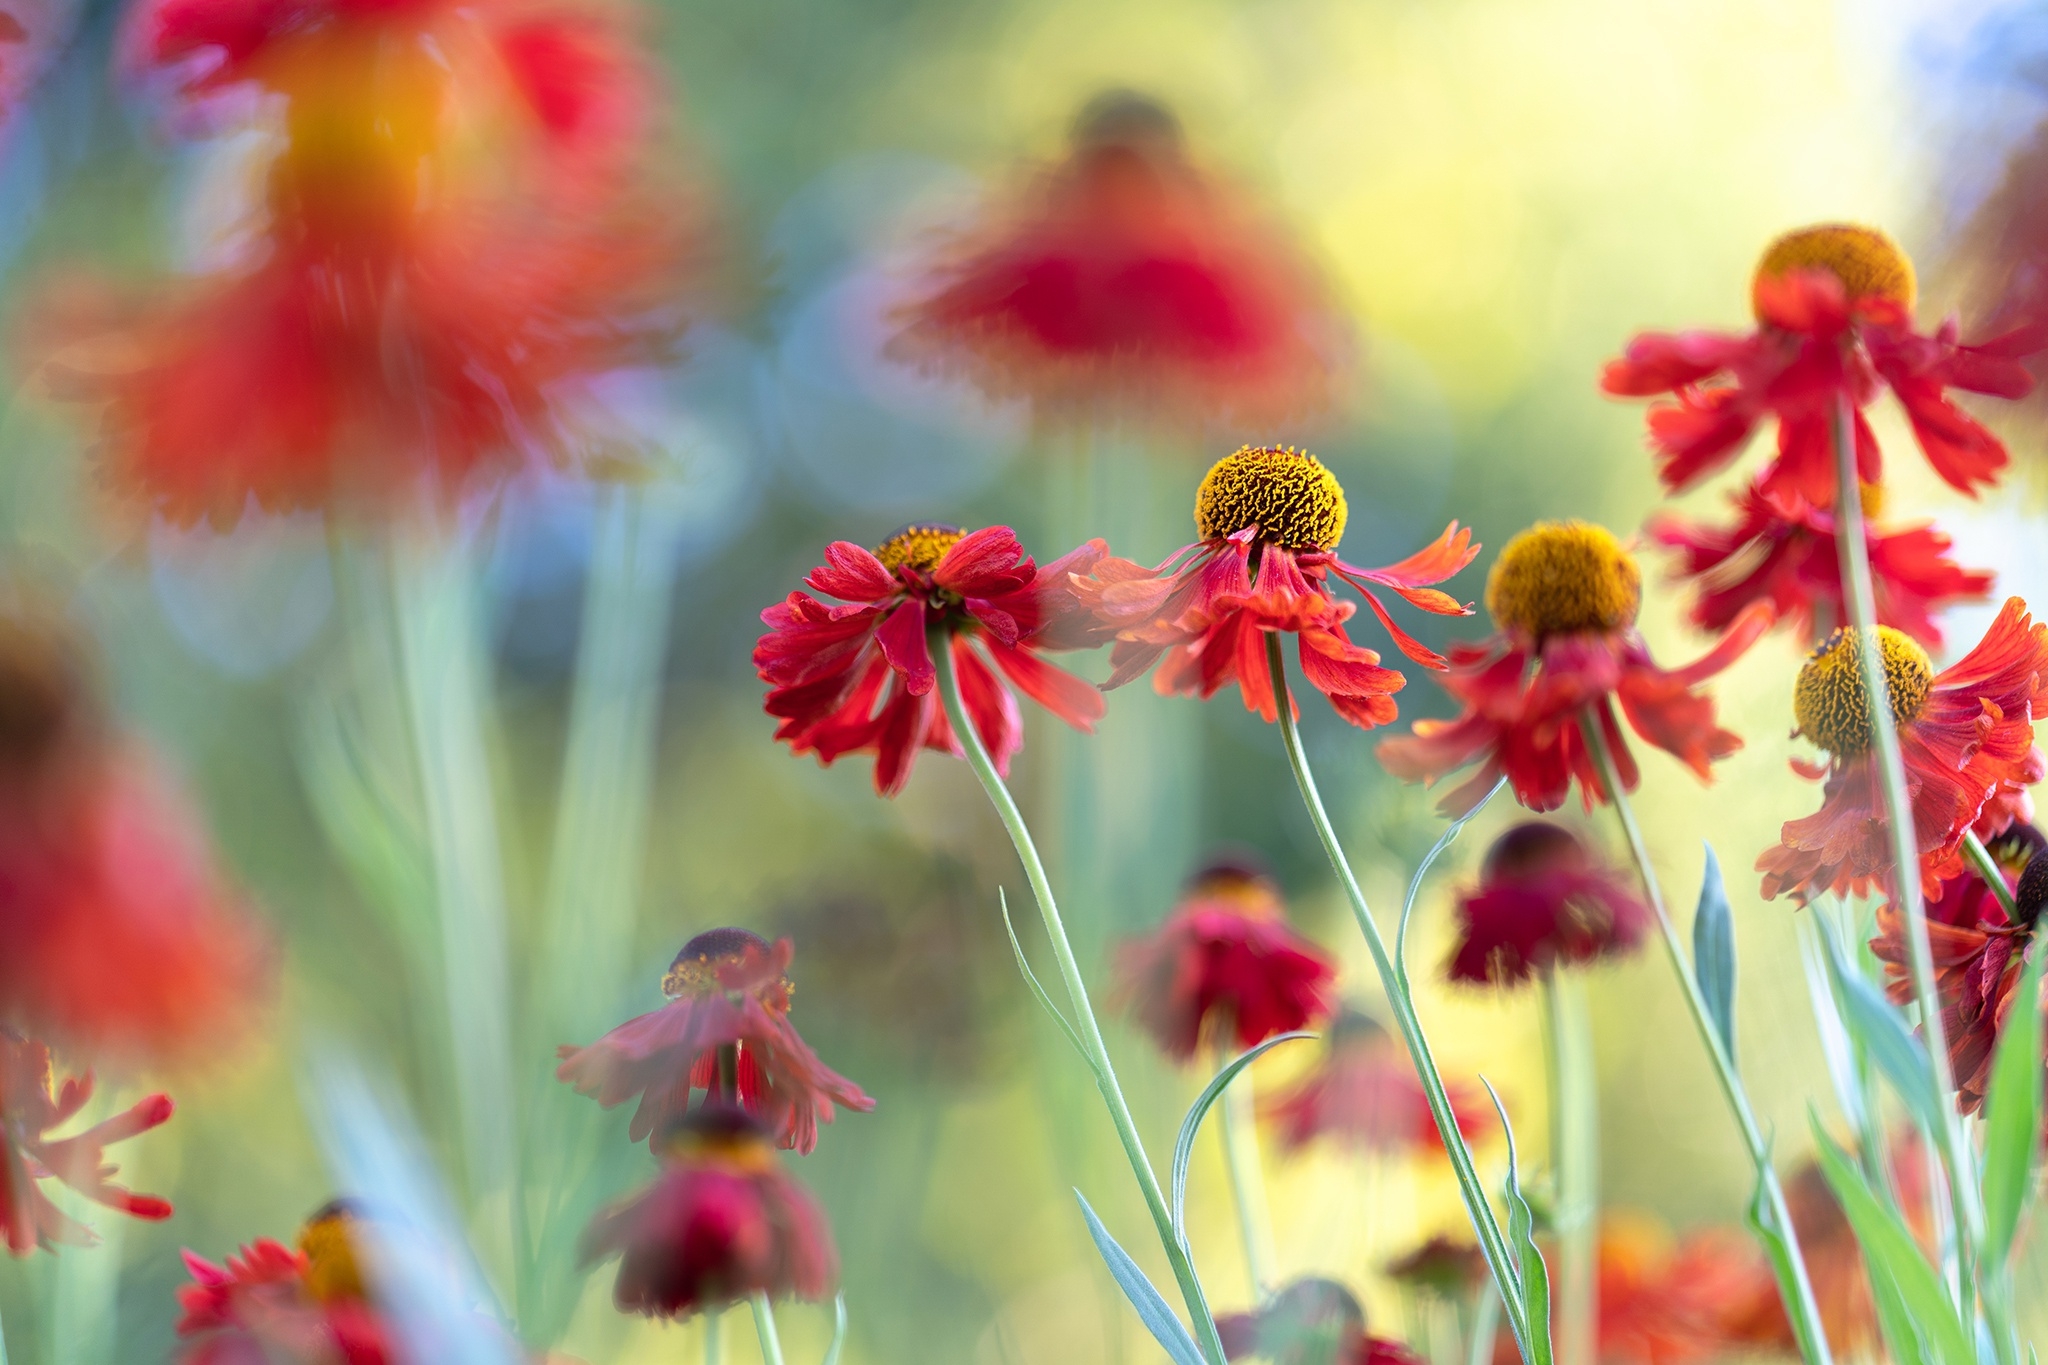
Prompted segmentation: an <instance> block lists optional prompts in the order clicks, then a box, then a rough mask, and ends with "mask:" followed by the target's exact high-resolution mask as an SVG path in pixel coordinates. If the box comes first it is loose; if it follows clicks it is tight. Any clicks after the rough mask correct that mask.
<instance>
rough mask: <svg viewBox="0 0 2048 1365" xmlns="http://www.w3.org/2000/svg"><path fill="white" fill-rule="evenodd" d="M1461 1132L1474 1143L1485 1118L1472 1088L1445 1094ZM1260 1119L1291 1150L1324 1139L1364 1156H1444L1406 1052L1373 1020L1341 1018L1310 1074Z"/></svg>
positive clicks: (1353, 1014) (1266, 1104)
mask: <svg viewBox="0 0 2048 1365" xmlns="http://www.w3.org/2000/svg"><path fill="white" fill-rule="evenodd" d="M1448 1089H1449V1093H1450V1100H1451V1112H1452V1113H1453V1114H1454V1115H1455V1116H1456V1118H1457V1121H1458V1131H1459V1132H1460V1133H1462V1134H1464V1135H1465V1137H1466V1138H1468V1139H1469V1138H1473V1137H1476V1136H1477V1135H1478V1134H1479V1132H1480V1131H1481V1130H1482V1129H1483V1128H1484V1127H1485V1124H1486V1111H1485V1109H1484V1108H1482V1107H1481V1105H1480V1103H1479V1097H1478V1096H1477V1095H1476V1094H1475V1093H1473V1091H1472V1090H1471V1088H1470V1087H1469V1086H1451V1087H1449V1088H1448ZM1260 1113H1261V1114H1262V1115H1263V1117H1264V1118H1265V1119H1266V1120H1267V1122H1268V1123H1270V1124H1272V1126H1273V1127H1274V1128H1275V1129H1276V1130H1277V1131H1278V1133H1279V1137H1280V1142H1281V1145H1283V1146H1285V1147H1287V1148H1288V1149H1289V1150H1294V1149H1298V1148H1301V1147H1305V1146H1307V1145H1308V1144H1309V1143H1310V1142H1313V1141H1314V1140H1315V1139H1317V1138H1319V1137H1327V1138H1330V1139H1332V1140H1334V1141H1336V1142H1340V1143H1342V1144H1344V1145H1345V1146H1347V1147H1351V1148H1353V1149H1355V1150H1357V1151H1361V1152H1380V1153H1386V1154H1390V1155H1402V1154H1406V1153H1409V1152H1436V1153H1441V1152H1442V1151H1443V1149H1444V1148H1443V1139H1442V1138H1441V1137H1440V1136H1439V1135H1438V1133H1437V1131H1436V1118H1435V1116H1434V1115H1432V1114H1431V1113H1430V1112H1429V1097H1428V1096H1427V1095H1426V1094H1425V1093H1424V1092H1423V1089H1422V1082H1421V1081H1420V1080H1418V1079H1416V1075H1415V1064H1414V1062H1412V1061H1411V1060H1409V1057H1408V1052H1407V1049H1405V1048H1403V1047H1402V1046H1401V1044H1400V1043H1399V1041H1397V1040H1396V1039H1395V1038H1394V1037H1393V1035H1391V1034H1389V1033H1388V1032H1387V1031H1386V1030H1385V1029H1383V1028H1381V1027H1380V1026H1379V1024H1378V1022H1377V1021H1375V1020H1374V1019H1373V1018H1372V1017H1371V1016H1369V1015H1365V1014H1361V1013H1359V1012H1358V1011H1356V1010H1349V1009H1347V1010H1344V1011H1343V1012H1341V1013H1340V1014H1338V1016H1337V1018H1336V1020H1335V1021H1334V1022H1333V1023H1332V1024H1331V1025H1330V1031H1329V1042H1328V1045H1327V1046H1326V1047H1325V1048H1324V1051H1323V1056H1322V1060H1321V1061H1320V1062H1318V1063H1317V1065H1316V1067H1315V1069H1314V1070H1313V1071H1310V1072H1309V1073H1308V1074H1307V1075H1305V1076H1303V1077H1302V1078H1301V1079H1300V1080H1299V1081H1298V1082H1296V1083H1295V1084H1294V1085H1293V1086H1292V1087H1291V1088H1290V1089H1288V1090H1285V1091H1282V1092H1280V1093H1278V1094H1275V1095H1273V1096H1272V1097H1271V1098H1270V1099H1266V1100H1262V1101H1261V1103H1260Z"/></svg>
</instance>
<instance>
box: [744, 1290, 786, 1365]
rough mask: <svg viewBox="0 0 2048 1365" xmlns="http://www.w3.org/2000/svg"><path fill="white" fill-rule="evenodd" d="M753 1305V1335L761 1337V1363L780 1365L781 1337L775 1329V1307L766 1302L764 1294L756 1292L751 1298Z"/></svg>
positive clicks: (764, 1364) (763, 1364) (766, 1297)
mask: <svg viewBox="0 0 2048 1365" xmlns="http://www.w3.org/2000/svg"><path fill="white" fill-rule="evenodd" d="M751 1302H752V1303H753V1306H754V1335H755V1336H757V1337H759V1338H760V1339H761V1365H782V1338H781V1337H780V1336H778V1335H777V1334H776V1331H775V1309H774V1307H773V1306H771V1305H770V1304H769V1302H768V1296H767V1295H766V1294H756V1295H754V1297H753V1299H752V1300H751Z"/></svg>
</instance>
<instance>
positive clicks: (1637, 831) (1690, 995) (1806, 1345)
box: [1579, 707, 1833, 1365]
mask: <svg viewBox="0 0 2048 1365" xmlns="http://www.w3.org/2000/svg"><path fill="white" fill-rule="evenodd" d="M1579 729H1580V730H1581V731H1582V732H1584V734H1585V737H1586V747H1587V748H1588V749H1590V750H1591V751H1592V753H1593V758H1594V761H1595V762H1596V763H1598V764H1599V767H1600V785H1601V786H1602V787H1604V788H1606V794H1607V797H1608V799H1609V800H1610V801H1611V802H1612V803H1613V805H1614V813H1615V814H1616V815H1617V816H1619V817H1620V818H1621V828H1622V832H1623V834H1625V835H1626V836H1627V837H1628V847H1629V853H1630V854H1631V855H1632V856H1633V857H1634V858H1635V864H1636V871H1637V873H1638V874H1639V875H1640V876H1641V878H1642V882H1643V891H1644V894H1645V895H1646V896H1647V897H1648V898H1649V902H1650V909H1651V910H1652V911H1653V912H1654V913H1655V914H1656V916H1657V928H1658V930H1659V931H1660V932H1661V933H1662V934H1663V936H1664V948H1665V951H1666V952H1667V953H1668V954H1669V955H1670V958H1671V970H1672V972H1673V974H1675V975H1676V976H1677V977H1678V984H1679V986H1680V987H1681V988H1682V989H1683V990H1684V992H1685V1003H1686V1004H1687V1005H1688V1006H1689V1007H1690V1008H1691V1010H1692V1022H1693V1027H1694V1029H1696V1030H1697V1031H1698V1033H1699V1035H1700V1044H1701V1046H1703V1047H1705V1048H1706V1050H1707V1056H1708V1057H1709V1058H1710V1059H1712V1061H1713V1063H1714V1075H1715V1077H1716V1078H1717V1079H1719V1081H1720V1082H1721V1094H1722V1095H1723V1096H1724V1097H1725V1098H1726V1099H1727V1101H1728V1108H1729V1110H1730V1111H1731V1112H1733V1113H1734V1115H1735V1122H1736V1126H1737V1127H1739V1128H1741V1130H1742V1144H1743V1146H1744V1147H1746V1148H1748V1150H1749V1159H1750V1160H1751V1161H1752V1162H1753V1163H1755V1165H1756V1174H1757V1179H1758V1180H1759V1181H1760V1182H1761V1183H1762V1185H1763V1189H1764V1198H1765V1200H1766V1201H1767V1202H1768V1203H1769V1205H1770V1209H1771V1220H1772V1221H1773V1222H1774V1223H1776V1224H1777V1228H1778V1233H1779V1235H1780V1236H1781V1237H1783V1238H1784V1240H1785V1246H1786V1248H1787V1250H1789V1251H1790V1253H1791V1255H1790V1256H1789V1258H1788V1262H1789V1270H1790V1277H1791V1282H1790V1283H1786V1282H1785V1280H1784V1279H1783V1278H1781V1279H1780V1280H1779V1283H1778V1292H1779V1294H1780V1295H1781V1296H1782V1297H1783V1298H1784V1300H1785V1316H1786V1317H1787V1318H1789V1319H1791V1322H1792V1331H1793V1334H1794V1335H1795V1336H1796V1337H1797V1338H1798V1339H1799V1350H1800V1354H1802V1355H1804V1356H1805V1357H1806V1359H1807V1360H1808V1361H1809V1362H1811V1365H1830V1362H1831V1361H1832V1359H1833V1357H1832V1356H1831V1355H1830V1353H1829V1351H1828V1339H1827V1333H1826V1331H1825V1330H1824V1329H1823V1328H1822V1326H1821V1320H1820V1306H1819V1304H1817V1303H1816V1302H1815V1301H1814V1297H1813V1283H1812V1281H1811V1280H1809V1279H1808V1278H1807V1274H1806V1258H1805V1256H1804V1254H1802V1253H1801V1251H1800V1249H1799V1231H1798V1229H1796V1228H1795V1227H1793V1226H1792V1212H1791V1210H1790V1209H1789V1208H1788V1207H1787V1206H1786V1204H1785V1187H1784V1186H1783V1185H1782V1184H1781V1183H1780V1182H1779V1180H1778V1172H1777V1169H1776V1168H1775V1167H1774V1166H1772V1165H1771V1149H1770V1147H1769V1145H1768V1144H1766V1143H1765V1141H1764V1136H1763V1132H1762V1130H1761V1129H1759V1128H1758V1127H1757V1122H1756V1115H1755V1114H1754V1113H1753V1112H1751V1110H1750V1107H1749V1094H1748V1092H1747V1091H1745V1090H1744V1089H1743V1086H1742V1080H1741V1078H1740V1077H1738V1076H1737V1075H1736V1073H1735V1059H1734V1058H1732V1057H1730V1056H1729V1055H1728V1050H1727V1048H1726V1047H1724V1046H1723V1045H1722V1043H1721V1031H1720V1030H1719V1029H1717V1028H1716V1027H1714V1020H1713V1016H1712V1015H1711V1014H1709V1013H1708V1011H1707V1001H1706V997H1705V996H1703V995H1701V994H1700V985H1699V982H1698V981H1697V980H1696V979H1695V978H1694V977H1693V972H1692V964H1691V962H1690V961H1688V960H1687V958H1686V955H1685V945H1684V944H1683V943H1682V942H1680V940H1679V937H1678V927H1677V926H1676V925H1675V924H1673V923H1672V922H1671V911H1670V910H1669V909H1668V908H1667V907H1666V906H1665V904H1664V890H1663V887H1662V886H1661V885H1660V884H1659V883H1658V881H1657V873H1656V871H1655V869H1653V868H1652V867H1651V866H1650V850H1649V847H1648V846H1647V845H1646V844H1644V842H1643V831H1642V828H1641V827H1640V826H1639V825H1637V824H1636V812H1635V807H1634V806H1633V805H1631V804H1630V803H1629V799H1628V793H1627V792H1626V791H1625V790H1623V788H1622V785H1621V773H1620V771H1619V770H1618V769H1617V768H1616V767H1615V763H1614V751H1613V750H1612V749H1611V748H1609V747H1608V743H1607V731H1606V728H1605V725H1604V724H1603V718H1602V717H1601V715H1600V714H1599V713H1598V712H1597V711H1595V710H1594V709H1593V708H1591V707H1588V708H1587V709H1586V711H1585V712H1584V713H1583V715H1582V716H1581V717H1580V720H1579Z"/></svg>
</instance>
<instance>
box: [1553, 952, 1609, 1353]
mask: <svg viewBox="0 0 2048 1365" xmlns="http://www.w3.org/2000/svg"><path fill="white" fill-rule="evenodd" d="M1543 1003H1544V1030H1543V1033H1544V1038H1545V1040H1546V1042H1547V1043H1548V1045H1549V1046H1548V1048H1547V1051H1548V1052H1549V1054H1550V1105H1551V1117H1550V1133H1551V1147H1550V1165H1551V1176H1552V1179H1553V1180H1554V1182H1555V1186H1556V1196H1557V1213H1556V1223H1557V1239H1558V1329H1557V1345H1558V1355H1557V1358H1558V1361H1559V1362H1560V1365H1593V1362H1594V1361H1595V1359H1596V1358H1597V1356H1598V1351H1599V1330H1598V1327H1599V1314H1600V1283H1599V1257H1600V1225H1599V1219H1598V1217H1597V1213H1598V1208H1599V1202H1600V1191H1599V1186H1600V1127H1599V1124H1600V1113H1599V1092H1598V1089H1597V1087H1596V1085H1595V1082H1594V1077H1593V1068H1592V1062H1593V1039H1592V1028H1591V1026H1590V1024H1589V1022H1588V1020H1587V1018H1586V997H1585V993H1584V992H1583V991H1582V990H1581V989H1580V986H1579V982H1578V979H1577V978H1576V977H1573V976H1569V975H1559V974H1558V973H1556V972H1551V973H1549V974H1547V975H1546V976H1545V977H1544V978H1543Z"/></svg>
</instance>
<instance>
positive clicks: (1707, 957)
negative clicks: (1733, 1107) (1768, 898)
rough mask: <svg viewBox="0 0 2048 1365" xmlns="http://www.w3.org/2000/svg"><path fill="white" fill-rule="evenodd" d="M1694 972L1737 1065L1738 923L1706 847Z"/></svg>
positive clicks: (1695, 928) (1694, 937)
mask: <svg viewBox="0 0 2048 1365" xmlns="http://www.w3.org/2000/svg"><path fill="white" fill-rule="evenodd" d="M1692 972H1693V976H1694V978H1695V979H1696V980H1697V981H1698V982H1699V983H1700V994H1701V995H1702V996H1704V997H1705V998H1706V1002H1707V1013H1708V1015H1709V1016H1711V1017H1712V1019H1713V1021H1714V1031H1715V1032H1716V1033H1718V1034H1720V1035H1721V1047H1722V1048H1723V1049H1724V1050H1725V1051H1726V1052H1727V1053H1728V1062H1729V1065H1730V1066H1733V1065H1734V1063H1735V921H1734V917H1733V916H1731V915H1730V914H1729V913H1728V888H1727V887H1726V886H1724V885H1723V884H1722V882H1721V860H1720V859H1719V858H1717V857H1715V856H1714V846H1713V845H1712V844H1708V845H1707V867H1706V872H1705V874H1704V877H1703V879H1702V880H1701V882H1700V903H1699V909H1698V910H1696V911H1695V912H1694V914H1693V920H1692Z"/></svg>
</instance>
